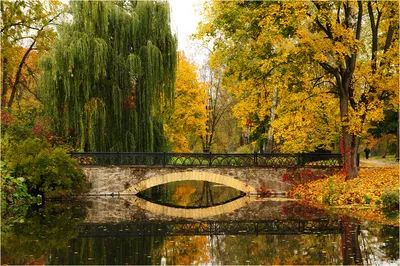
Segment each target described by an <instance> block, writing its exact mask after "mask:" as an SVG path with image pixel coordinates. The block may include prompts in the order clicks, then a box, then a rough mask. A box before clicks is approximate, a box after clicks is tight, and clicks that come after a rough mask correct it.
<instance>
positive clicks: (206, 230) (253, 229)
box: [77, 219, 341, 237]
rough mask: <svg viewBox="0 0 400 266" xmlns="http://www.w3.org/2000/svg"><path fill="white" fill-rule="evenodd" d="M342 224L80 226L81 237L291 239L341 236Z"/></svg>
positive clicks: (266, 222) (267, 222)
mask: <svg viewBox="0 0 400 266" xmlns="http://www.w3.org/2000/svg"><path fill="white" fill-rule="evenodd" d="M340 226H341V225H340V220H332V219H314V220H300V219H297V220H281V221H278V220H263V221H235V222H232V221H227V222H221V221H219V222H218V221H212V222H211V221H210V222H208V221H207V222H171V223H167V222H162V223H149V222H147V223H120V224H84V225H80V226H78V228H77V229H78V232H79V237H136V236H178V235H290V234H315V233H319V234H339V233H340V232H341V227H340Z"/></svg>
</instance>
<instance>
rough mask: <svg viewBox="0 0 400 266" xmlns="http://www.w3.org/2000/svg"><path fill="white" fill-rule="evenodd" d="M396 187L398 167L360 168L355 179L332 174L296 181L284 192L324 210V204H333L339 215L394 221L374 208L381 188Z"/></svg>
mask: <svg viewBox="0 0 400 266" xmlns="http://www.w3.org/2000/svg"><path fill="white" fill-rule="evenodd" d="M398 187H399V169H398V167H377V168H369V169H361V170H360V173H359V175H358V177H357V178H354V179H351V180H348V181H346V180H345V176H344V175H341V174H336V175H333V176H332V177H330V178H327V179H323V180H316V181H312V182H310V183H307V184H299V185H297V186H295V187H293V189H292V190H291V191H290V192H289V193H288V195H289V196H290V197H294V198H300V199H301V200H302V201H306V202H309V203H312V204H314V205H317V206H319V207H323V208H325V209H326V208H329V207H328V206H327V204H328V205H330V206H335V207H336V208H335V211H337V212H338V213H339V214H347V215H350V216H353V217H356V218H359V219H363V220H373V221H380V222H386V223H390V224H397V223H396V222H393V221H385V219H384V215H383V213H382V212H381V210H380V209H379V208H378V207H379V204H380V201H381V195H382V193H383V191H385V190H386V189H391V188H398ZM344 205H346V206H344ZM360 207H363V208H360ZM365 207H367V208H365ZM338 208H340V210H338Z"/></svg>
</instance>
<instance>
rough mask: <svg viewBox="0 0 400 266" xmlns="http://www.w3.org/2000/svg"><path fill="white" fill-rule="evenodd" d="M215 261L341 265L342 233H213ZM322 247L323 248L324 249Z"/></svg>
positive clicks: (224, 262) (218, 262)
mask: <svg viewBox="0 0 400 266" xmlns="http://www.w3.org/2000/svg"><path fill="white" fill-rule="evenodd" d="M213 238H214V240H213V249H214V256H215V260H216V261H215V262H216V264H223V265H227V264H242V265H244V264H263V265H282V264H284V265H288V264H289V265H290V264H291V265H304V264H314V265H315V264H340V263H341V261H340V257H341V254H340V249H338V247H339V246H340V236H339V235H321V236H317V237H316V236H315V235H279V236H277V235H263V236H214V237H213ZM321 247H324V248H322V249H321Z"/></svg>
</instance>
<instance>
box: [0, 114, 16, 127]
mask: <svg viewBox="0 0 400 266" xmlns="http://www.w3.org/2000/svg"><path fill="white" fill-rule="evenodd" d="M14 122H15V119H14V117H13V116H12V115H11V113H10V112H8V111H1V123H6V124H12V123H14Z"/></svg>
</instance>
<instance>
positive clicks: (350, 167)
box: [198, 1, 399, 176]
mask: <svg viewBox="0 0 400 266" xmlns="http://www.w3.org/2000/svg"><path fill="white" fill-rule="evenodd" d="M398 10H399V9H398V3H397V2H378V1H358V2H353V1H351V2H345V1H327V2H317V1H315V2H289V1H287V2H285V1H283V2H275V1H274V2H273V1H265V2H253V1H252V2H246V1H241V2H220V1H213V2H210V3H207V4H206V11H205V16H206V18H207V19H208V20H207V21H206V22H205V23H202V24H201V25H200V27H199V32H198V37H200V38H203V39H204V40H206V41H209V40H213V41H214V44H215V46H214V49H215V52H214V57H213V58H212V60H213V61H215V62H219V63H220V62H225V64H226V68H225V73H224V74H225V76H229V77H235V78H236V79H237V80H238V81H240V84H239V86H237V87H236V88H233V93H234V94H235V95H237V97H238V98H239V99H240V100H241V101H240V102H239V103H238V105H237V106H236V107H235V109H236V110H247V112H246V113H245V112H242V111H237V112H236V113H237V115H238V117H239V118H240V115H241V114H243V113H245V114H246V115H247V116H251V115H254V114H255V115H257V116H258V118H259V119H258V121H261V122H262V121H263V120H265V118H273V117H274V114H275V112H276V111H277V112H278V113H277V116H278V118H277V120H278V121H270V120H271V119H267V120H266V123H267V125H268V127H269V131H271V129H273V130H275V132H276V131H278V130H283V131H281V133H278V134H276V135H277V136H279V138H276V141H282V143H283V145H284V146H283V147H285V146H286V147H287V150H290V149H291V148H296V149H300V150H307V149H310V145H321V144H322V145H324V146H326V145H327V144H328V143H329V142H332V141H333V140H334V139H335V138H337V133H336V134H335V132H332V131H335V130H336V129H337V127H336V126H334V124H335V123H337V124H339V126H340V128H341V129H340V131H339V133H340V135H341V142H342V145H341V146H342V152H343V153H344V157H345V169H346V171H347V174H348V175H349V176H355V175H356V174H357V170H356V167H355V164H356V151H357V150H358V145H359V136H360V135H362V134H365V129H366V128H365V124H366V123H369V122H370V121H378V120H380V119H382V118H383V109H384V108H383V107H384V106H385V107H387V108H397V103H396V99H397V96H398V71H399V68H398V58H399V57H398V21H399V14H398ZM275 95H276V96H277V97H275ZM275 103H276V104H277V105H278V106H279V107H277V108H278V110H276V109H275V107H276V106H275ZM316 110H320V111H319V112H317V111H316ZM321 110H324V112H321ZM245 118H247V119H248V118H249V117H243V118H242V120H243V121H244V120H245ZM279 120H280V121H279ZM242 124H243V122H242ZM312 124H314V129H324V130H320V131H321V133H318V131H316V130H314V129H312ZM315 124H317V125H315ZM271 126H272V127H271ZM325 130H328V131H326V132H325V134H324V131H325ZM287 133H290V134H287ZM308 136H311V137H308ZM316 138H317V139H316ZM301 143H303V144H304V145H303V144H301ZM299 144H301V145H299ZM305 147H309V148H307V149H306V148H305ZM314 147H315V146H314ZM315 148H316V147H315ZM311 149H312V148H311Z"/></svg>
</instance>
